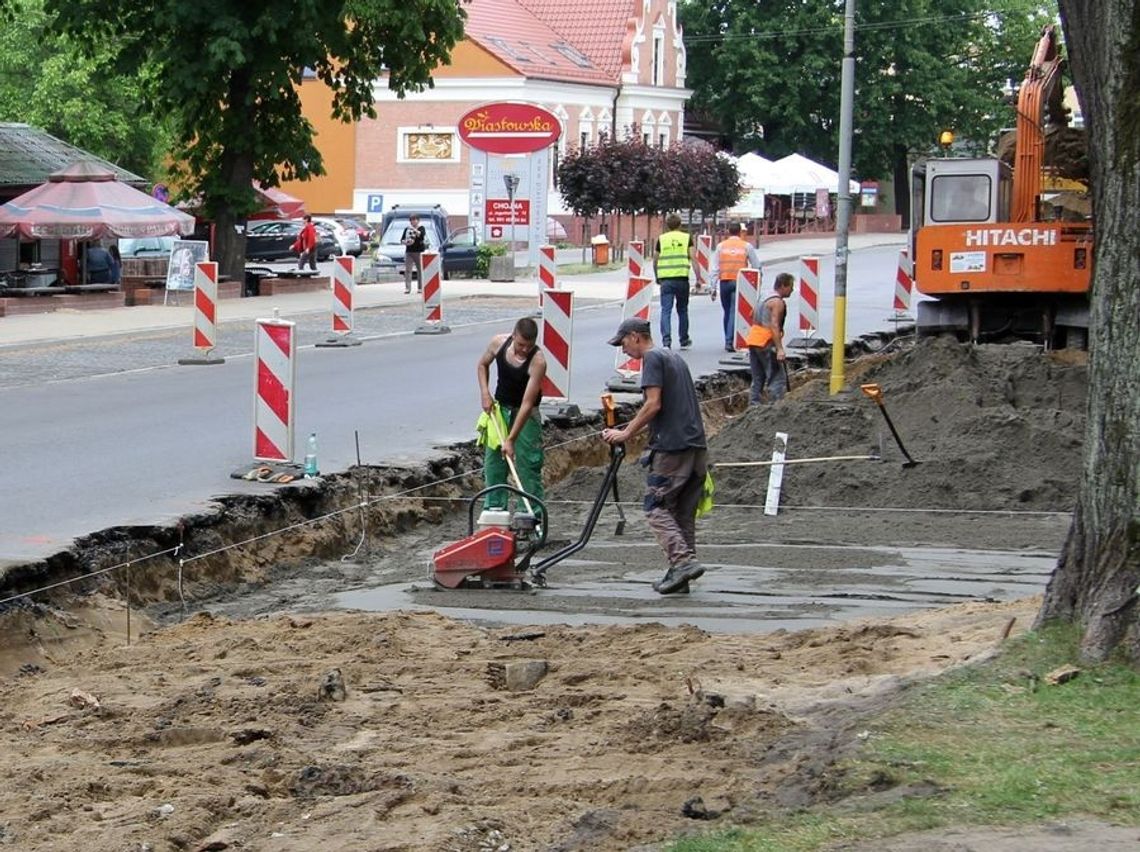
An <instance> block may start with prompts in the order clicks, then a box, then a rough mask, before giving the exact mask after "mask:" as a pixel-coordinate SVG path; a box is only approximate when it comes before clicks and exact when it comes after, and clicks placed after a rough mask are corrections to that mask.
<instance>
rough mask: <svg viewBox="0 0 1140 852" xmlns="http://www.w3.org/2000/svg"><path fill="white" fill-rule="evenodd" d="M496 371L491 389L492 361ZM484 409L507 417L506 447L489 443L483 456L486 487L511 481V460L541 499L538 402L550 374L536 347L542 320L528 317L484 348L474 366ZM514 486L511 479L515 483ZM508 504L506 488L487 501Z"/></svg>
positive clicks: (493, 504)
mask: <svg viewBox="0 0 1140 852" xmlns="http://www.w3.org/2000/svg"><path fill="white" fill-rule="evenodd" d="M492 364H494V365H495V369H496V372H497V373H498V376H497V380H496V385H495V392H494V394H493V395H492V393H491V365H492ZM476 376H477V378H478V380H479V392H480V396H481V397H482V399H481V404H482V407H483V411H485V412H487V413H488V414H490V413H491V411H492V408H493V406H494V403H496V402H497V403H498V404H499V408H500V410H501V411H502V416H503V420H504V421H505V424H506V425H505V427H504V431H505V433H506V434H505V439H504V441H503V444H502V447H501V448H500V447H496V448H494V449H492V448H490V447H488V448H487V450H486V452H485V454H484V457H483V478H484V480H485V482H486V484H487V485H488V486H491V485H499V484H502V483H505V482H507V481H508V474H509V468H508V465H507V459H511V460H512V461H513V462H514V464H515V469H516V470H517V471H518V474H519V479H520V480H521V487H522V490H523V491H525V492H527V493H528V494H533V495H534V496H535V497H538V498H539V499H542V497H543V487H542V462H543V452H542V422H541V419H540V418H539V412H538V405H539V403H540V402H541V401H542V383H543V380H544V379H545V378H546V356H545V355H543V353H542V350H541V349H539V348H538V324H537V323H536V322H535V321H534V320H533V319H531V318H530V317H523V318H522V319H520V320H519V321H518V322H517V323H515V327H514V331H512V332H511V333H510V334H496V335H495V336H494V337H492V338H491V342H490V343H488V344H487V348H486V349H485V350H483V354H482V355H481V356H480V357H479V363H478V366H477V368H476ZM512 484H513V483H512ZM506 505H507V492H506V491H504V490H498V491H494V492H491V493H490V494H488V495H487V497H486V499H485V500H484V507H485V508H487V509H502V508H506Z"/></svg>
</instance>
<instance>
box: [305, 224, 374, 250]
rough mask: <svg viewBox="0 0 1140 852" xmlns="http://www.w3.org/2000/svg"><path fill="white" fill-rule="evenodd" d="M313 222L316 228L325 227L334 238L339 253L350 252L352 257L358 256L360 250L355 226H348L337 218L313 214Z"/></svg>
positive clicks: (358, 236)
mask: <svg viewBox="0 0 1140 852" xmlns="http://www.w3.org/2000/svg"><path fill="white" fill-rule="evenodd" d="M313 224H314V225H316V226H317V227H318V228H325V229H327V230H328V231H329V232H330V233H331V234H332V236H333V239H334V240H336V244H337V249H338V253H339V254H350V255H352V256H353V257H359V256H360V252H361V251H362V249H361V245H360V235H359V234H358V233H356V229H355V228H349V227H348V226H347V225H345V224H343V223H342V222H340V221H339V220H337V219H333V218H330V217H328V216H314V217H313Z"/></svg>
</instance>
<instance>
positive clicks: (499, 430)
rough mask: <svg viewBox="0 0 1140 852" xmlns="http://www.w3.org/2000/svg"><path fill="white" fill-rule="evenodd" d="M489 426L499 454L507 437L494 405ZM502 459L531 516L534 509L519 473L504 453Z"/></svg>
mask: <svg viewBox="0 0 1140 852" xmlns="http://www.w3.org/2000/svg"><path fill="white" fill-rule="evenodd" d="M491 425H493V426H494V427H495V437H497V438H498V439H499V447H500V452H501V448H502V446H503V444H505V443H506V442H507V436H506V434H505V433H504V432H503V418H502V417H501V416H500V415H499V406H498V405H495V407H494V409H493V410H492V411H491ZM503 458H504V459H506V462H507V470H508V471H510V474H511V480H512V481H513V482H514V485H515V488H517V489H518V490H519V491H522V492H523V494H522V495H521V496H522V502H523V506H524V507H526V510H527V512H528V513H529V514H531V515H533V514H534V507H533V506H531V505H530V501H529V500H528V499H526V496H525V495H526V489H525V488H523V484H522V480H521V479H520V478H519V472H518V470H516V469H515V460H514V459H512V458H511V457H510V456H508V455H507V454H506V453H503Z"/></svg>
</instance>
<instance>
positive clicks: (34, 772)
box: [0, 601, 1036, 852]
mask: <svg viewBox="0 0 1140 852" xmlns="http://www.w3.org/2000/svg"><path fill="white" fill-rule="evenodd" d="M1035 606H1036V603H1035V602H1033V601H1021V602H1018V603H1015V604H1005V605H999V606H987V605H977V604H968V605H964V606H959V607H955V608H952V609H945V610H938V611H933V612H925V613H914V614H912V615H909V616H904V617H902V618H898V619H893V620H889V621H888V620H881V619H877V620H874V621H869V622H865V623H862V624H856V625H850V626H846V627H844V628H842V629H841V630H814V631H807V632H802V633H794V634H793V633H786V632H781V633H778V634H773V635H771V636H768V637H762V638H757V637H747V636H740V635H735V634H724V635H713V634H708V633H705V632H703V631H700V630H697V629H695V628H691V627H686V628H677V629H671V628H667V627H664V626H662V625H660V624H642V625H638V626H606V627H584V628H571V627H563V626H550V627H547V628H545V629H544V630H538V631H535V630H529V631H526V632H524V633H520V632H518V631H517V630H515V629H486V628H482V627H478V626H475V625H471V624H464V623H460V622H457V621H453V620H450V619H446V618H443V617H441V616H438V615H435V614H430V613H415V614H412V613H392V614H388V615H383V616H378V615H361V614H359V613H356V614H333V615H323V616H301V615H280V616H275V617H272V618H258V619H247V620H242V621H236V622H232V621H229V620H226V619H222V618H214V617H210V616H208V615H205V614H200V615H197V616H195V617H193V618H191V619H189V620H187V621H186V622H185V623H183V624H181V625H179V626H177V627H173V628H171V629H168V630H163V631H159V632H156V633H152V634H149V635H148V636H146V637H144V638H143V639H141V640H138V641H136V642H135V643H134V644H132V645H130V646H124V645H122V644H105V645H102V646H100V647H96V648H91V649H88V650H86V651H77V652H75V653H73V654H60V655H59V656H60V659H59V660H51V661H49V662H47V663H46V664H45V666H37V667H29V668H27V669H26V670H25V671H23V672H21V674H20V675H18V676H16V677H14V678H10V679H6V680H4V681H2V682H0V750H3V753H4V754H6V755H8V756H9V760H8V761H7V763H6V766H5V769H4V776H5V781H6V783H5V784H4V785H2V787H0V813H3V814H4V817H3V820H2V821H0V845H4V844H5V843H8V844H11V845H12V847H13V848H19V849H27V850H49V849H61V848H68V849H84V848H86V849H126V848H132V849H140V848H149V849H155V850H158V849H163V850H167V849H182V850H206V849H225V848H230V849H234V848H245V849H268V848H282V849H285V848H288V849H292V850H297V852H310V851H312V852H315V850H325V849H379V848H384V849H402V850H409V852H412V850H433V852H434V850H451V852H476V850H486V849H511V850H514V852H528V850H550V849H564V850H587V849H588V850H594V852H610V851H611V850H613V852H617V850H628V849H632V848H637V847H639V846H641V845H642V844H647V843H654V842H661V841H664V840H666V839H667V838H670V837H674V836H677V835H678V834H681V833H683V832H685V831H686V830H690V829H694V828H696V829H707V828H708V827H709V823H708V822H707V820H710V819H721V820H722V822H721V823H718V824H725V823H729V822H731V821H733V820H735V819H738V818H741V819H747V818H748V816H749V814H750V813H755V812H756V809H757V808H762V807H764V806H765V803H769V802H773V801H785V800H789V799H792V800H798V801H801V802H804V803H806V802H810V801H811V800H812V799H813V798H814V797H815V796H816V795H817V792H816V791H817V788H819V787H820V786H821V783H822V781H821V779H822V778H824V777H826V770H827V767H828V766H829V764H830V762H831V761H832V760H834V758H835V756H836V754H837V748H839V747H840V746H841V744H843V743H847V742H850V741H853V738H854V732H855V731H856V730H858V727H857V726H858V725H860V724H862V722H861V716H860V714H861V713H862V712H865V711H866V712H869V711H871V710H872V709H873V707H875V706H877V705H878V704H880V703H881V702H882V701H884V700H886V699H887V698H888V696H889V695H891V694H893V693H894V692H895V691H896V690H897V689H898V687H899V685H900V684H902V683H904V682H906V680H907V679H909V678H911V677H921V676H924V675H928V674H930V673H932V672H934V671H937V670H939V669H942V668H945V667H947V666H952V665H958V664H961V663H963V662H964V661H966V660H969V659H974V658H976V657H977V656H978V655H982V654H986V653H988V652H989V650H990V649H992V648H993V647H994V645H995V644H996V643H997V642H998V640H999V637H1000V635H1001V630H1002V626H1003V625H1004V624H1006V623H1007V622H1008V620H1009V619H1010V618H1014V617H1016V618H1017V620H1018V621H1017V623H1018V625H1019V626H1020V625H1026V624H1028V623H1029V621H1030V620H1031V618H1032V614H1033V610H1034V608H1035ZM856 661H857V662H858V663H859V665H857V666H853V665H852V664H853V662H856ZM534 662H540V663H542V664H543V665H541V666H540V667H539V669H538V670H539V672H540V673H541V675H540V676H539V677H538V679H537V680H535V679H534V678H531V679H530V680H526V681H524V680H522V679H517V678H515V679H512V677H510V675H511V673H512V672H513V671H516V670H518V669H520V668H524V667H527V666H530V665H531V664H532V663H534ZM498 670H505V671H507V674H508V677H506V678H505V679H500V678H494V677H489V676H488V675H489V673H490V672H492V671H498ZM334 679H335V680H336V681H337V682H338V683H339V684H341V685H342V686H343V689H338V690H332V691H330V690H328V689H326V688H325V687H326V685H327V684H328V683H329V682H330V680H334ZM809 758H810V760H809ZM805 761H808V762H807V763H806V764H805ZM718 814H719V815H721V816H720V817H718V816H717V815H718Z"/></svg>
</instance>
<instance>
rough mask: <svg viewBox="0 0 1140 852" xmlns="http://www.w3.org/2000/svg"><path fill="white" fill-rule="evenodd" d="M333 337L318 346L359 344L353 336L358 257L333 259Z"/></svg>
mask: <svg viewBox="0 0 1140 852" xmlns="http://www.w3.org/2000/svg"><path fill="white" fill-rule="evenodd" d="M332 297H333V302H332V330H333V334H332V337H329V338H327V339H326V340H324V341H323V342H320V343H317V344H315V345H316V346H318V347H336V348H339V347H346V346H359V345H360V340H358V339H357V338H355V337H353V336H352V329H353V326H354V324H355V314H354V310H353V304H352V303H353V301H354V300H355V298H356V258H354V257H349V256H347V255H346V256H342V257H338V258H335V259H334V260H333V284H332Z"/></svg>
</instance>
